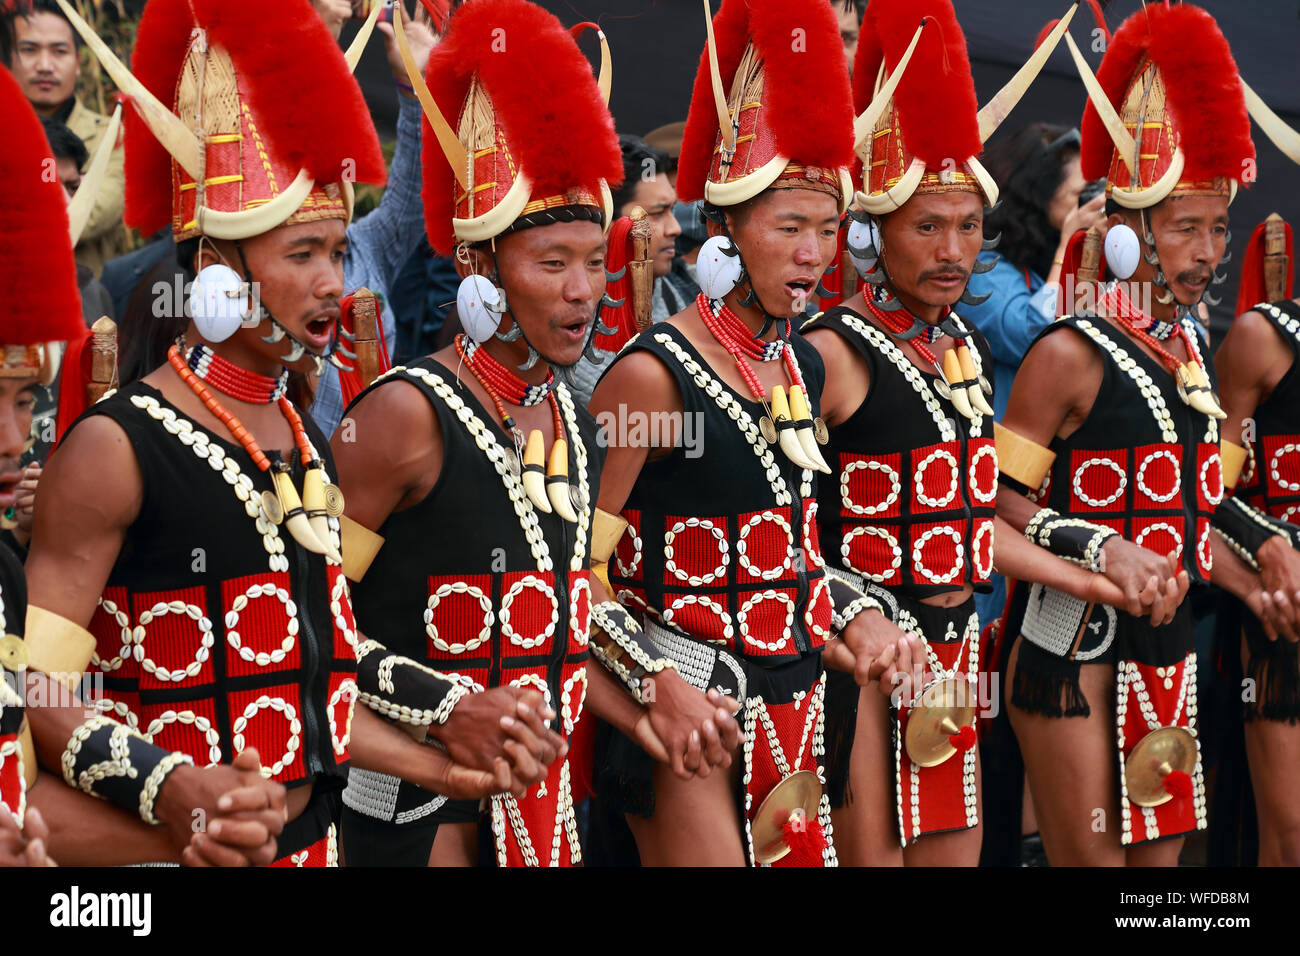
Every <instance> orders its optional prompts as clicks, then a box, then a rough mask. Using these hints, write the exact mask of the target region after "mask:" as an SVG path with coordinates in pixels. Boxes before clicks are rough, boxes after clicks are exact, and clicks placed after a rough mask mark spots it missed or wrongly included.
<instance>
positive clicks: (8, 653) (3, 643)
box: [0, 634, 27, 671]
mask: <svg viewBox="0 0 1300 956" xmlns="http://www.w3.org/2000/svg"><path fill="white" fill-rule="evenodd" d="M0 665H4V667H5V669H6V670H11V671H20V670H23V669H24V668H26V667H27V644H26V643H25V642H24V641H23V639H22V638H21V637H18V636H16V635H13V634H6V635H5V636H4V637H0Z"/></svg>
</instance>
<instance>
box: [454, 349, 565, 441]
mask: <svg viewBox="0 0 1300 956" xmlns="http://www.w3.org/2000/svg"><path fill="white" fill-rule="evenodd" d="M454 341H455V345H456V354H457V355H458V356H459V357H460V360H461V361H462V362H464V363H465V366H466V367H467V368H468V369H469V370H470V372H471V373H472V374H473V376H474V378H475V379H477V381H478V383H479V384H480V385H482V386H483V391H485V392H487V393H488V397H489V398H491V399H492V404H493V405H495V406H496V410H497V415H498V416H499V417H500V418H501V424H502V426H504V428H505V430H506V431H507V432H508V433H509V434H511V435H514V434H515V433H516V431H517V430H518V426H517V425H516V424H515V420H514V417H513V416H511V415H509V414H507V413H506V409H505V404H504V402H502V393H503V392H504V393H505V395H504V397H505V399H506V401H509V402H510V404H511V405H519V406H530V405H538V404H541V402H542V401H544V400H549V401H550V403H551V421H552V422H553V423H554V425H555V437H556V439H561V438H563V437H564V419H563V418H562V417H561V416H560V402H559V400H558V399H557V398H556V397H555V388H554V385H555V373H554V372H551V373H550V374H549V375H547V377H546V381H545V382H543V383H542V384H541V385H529V384H528V383H527V382H525V381H524V380H523V379H521V378H520V377H519V376H518V375H515V374H513V373H512V372H511V371H510V370H509V369H507V368H506V367H505V366H504V365H502V364H501V363H500V362H498V361H497V360H496V359H495V358H493V357H492V356H491V355H489V354H488V351H487V349H485V348H483V347H481V346H478V345H475V344H474V343H472V342H471V343H470V345H469V347H466V345H465V336H464V334H461V335H457V336H456V338H455V340H454ZM530 392H532V393H537V394H538V397H536V398H533V396H532V395H531V394H530ZM526 399H531V400H526Z"/></svg>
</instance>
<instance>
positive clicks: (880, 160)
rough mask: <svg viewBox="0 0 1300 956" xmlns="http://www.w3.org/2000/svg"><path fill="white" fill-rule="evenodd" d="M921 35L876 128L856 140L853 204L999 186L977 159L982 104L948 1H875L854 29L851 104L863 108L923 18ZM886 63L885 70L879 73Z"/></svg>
mask: <svg viewBox="0 0 1300 956" xmlns="http://www.w3.org/2000/svg"><path fill="white" fill-rule="evenodd" d="M923 20H924V21H925V26H924V28H923V29H922V30H921V36H920V39H919V40H918V41H917V44H916V47H915V49H914V50H913V52H912V55H911V58H910V59H909V60H908V61H907V63H906V65H905V67H904V68H903V73H902V75H901V77H900V78H899V80H898V85H897V87H896V88H895V89H894V95H893V99H892V102H891V103H890V105H889V106H887V107H885V108H884V110H883V112H882V113H881V116H880V118H879V119H878V120H877V121H876V124H875V128H874V130H873V131H872V133H871V134H869V135H867V136H866V138H865V140H864V141H863V142H862V143H860V144H859V147H858V148H859V157H860V158H861V160H862V163H863V169H864V182H863V191H862V192H860V193H859V194H858V202H859V204H860V205H863V206H864V207H865V208H867V210H868V211H870V212H873V213H877V212H878V213H884V212H889V211H890V210H891V209H896V208H898V206H900V205H902V203H904V202H906V201H907V200H908V199H909V198H910V197H911V196H912V195H913V194H915V193H929V192H949V191H954V192H976V193H983V194H984V197H985V200H986V201H987V202H988V203H989V204H992V203H993V202H995V201H996V200H997V187H996V185H994V183H993V181H992V179H991V178H990V177H989V176H988V173H986V172H985V171H984V169H983V167H982V166H980V165H979V163H978V160H977V158H976V157H978V156H979V154H980V152H981V150H982V149H983V144H982V142H981V139H980V124H979V104H978V102H977V101H976V99H975V81H974V80H973V79H972V78H971V70H970V58H969V56H968V55H967V53H966V38H965V36H964V34H963V33H962V30H961V26H960V25H959V24H958V23H957V15H956V13H955V12H954V11H953V8H952V3H950V2H949V0H872V3H870V4H869V5H868V6H867V12H866V15H865V16H864V18H863V21H862V29H861V31H860V32H859V34H858V53H857V58H856V59H855V61H854V65H853V95H854V103H853V105H854V108H855V109H856V110H857V112H858V113H859V114H861V113H862V112H864V111H865V110H866V109H867V107H868V106H869V105H870V104H871V103H872V101H873V100H874V99H875V97H876V94H877V93H878V92H879V91H880V89H881V87H882V86H883V85H884V83H885V81H886V79H887V78H888V77H892V76H893V75H894V74H895V72H896V71H897V70H898V69H899V64H900V62H901V61H902V60H903V57H904V55H905V53H906V51H907V49H908V47H909V45H910V44H911V42H912V39H913V37H914V36H915V35H916V31H917V29H918V27H920V25H921V23H922V21H923ZM882 66H883V68H884V69H883V71H882V69H881V68H882Z"/></svg>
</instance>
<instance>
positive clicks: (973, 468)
mask: <svg viewBox="0 0 1300 956" xmlns="http://www.w3.org/2000/svg"><path fill="white" fill-rule="evenodd" d="M966 449H967V453H968V454H969V455H970V459H969V462H968V464H967V466H966V477H967V479H968V480H969V481H970V494H971V502H972V504H976V505H992V504H994V503H995V502H996V501H997V500H998V453H997V449H996V447H995V445H994V443H993V439H991V438H972V439H970V441H969V442H968V443H967V445H966Z"/></svg>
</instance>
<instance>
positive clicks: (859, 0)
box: [831, 0, 866, 77]
mask: <svg viewBox="0 0 1300 956" xmlns="http://www.w3.org/2000/svg"><path fill="white" fill-rule="evenodd" d="M831 6H832V7H834V9H835V16H836V17H838V18H839V21H840V39H841V40H843V41H844V55H845V56H847V57H848V58H849V76H850V77H852V76H853V60H854V58H855V57H856V56H857V55H858V30H859V29H861V27H862V11H863V10H864V9H865V8H866V3H865V0H831Z"/></svg>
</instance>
